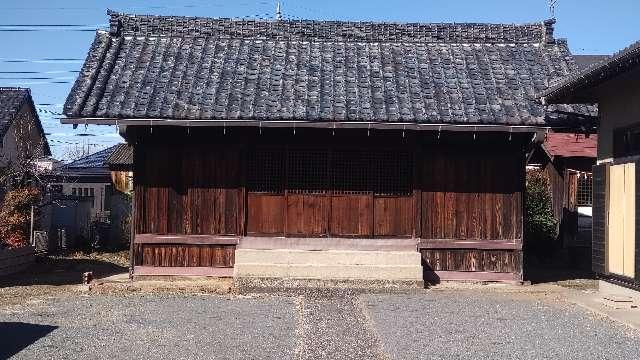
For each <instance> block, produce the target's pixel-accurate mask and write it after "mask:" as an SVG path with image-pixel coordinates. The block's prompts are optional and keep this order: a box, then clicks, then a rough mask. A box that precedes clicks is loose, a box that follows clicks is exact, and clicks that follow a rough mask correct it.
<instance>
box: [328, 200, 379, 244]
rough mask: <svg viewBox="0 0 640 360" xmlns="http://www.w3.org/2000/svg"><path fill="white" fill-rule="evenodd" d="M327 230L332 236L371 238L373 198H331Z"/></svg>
mask: <svg viewBox="0 0 640 360" xmlns="http://www.w3.org/2000/svg"><path fill="white" fill-rule="evenodd" d="M329 228H330V232H331V235H334V236H373V197H372V196H371V195H334V196H332V197H331V219H330V225H329Z"/></svg>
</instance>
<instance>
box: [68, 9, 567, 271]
mask: <svg viewBox="0 0 640 360" xmlns="http://www.w3.org/2000/svg"><path fill="white" fill-rule="evenodd" d="M110 25H111V26H110V29H109V31H98V33H97V34H96V37H95V40H94V42H93V45H92V46H91V49H90V50H89V54H88V56H87V59H86V62H85V64H84V66H83V68H82V71H81V72H80V75H79V77H78V79H77V81H76V83H75V85H74V87H73V89H72V90H71V93H70V95H69V97H68V99H67V102H66V105H65V109H64V114H65V116H66V119H63V123H70V124H84V123H88V124H105V125H117V126H119V128H120V131H121V134H122V135H123V137H125V139H126V140H127V142H128V143H129V144H131V145H132V146H133V149H134V173H135V178H134V183H135V184H134V187H135V190H134V192H135V225H134V228H135V240H134V243H133V246H132V265H133V271H134V274H138V275H142V274H168V275H181V274H187V275H189V274H205V275H219V276H231V275H234V276H236V277H243V276H247V277H291V278H321V279H345V278H348V279H383V280H384V279H386V280H408V281H415V280H417V281H421V280H422V279H423V275H424V276H425V278H426V279H427V280H436V281H437V280H438V279H440V280H443V279H478V280H483V279H484V280H504V281H519V280H522V276H523V275H522V238H523V236H522V234H523V189H524V185H525V182H524V173H525V161H526V156H527V154H528V153H529V152H530V151H532V149H533V147H534V146H533V145H534V143H535V142H536V141H540V140H542V133H541V128H542V127H544V126H545V124H546V120H547V116H548V110H549V109H545V108H544V107H543V106H542V105H540V104H539V103H538V102H537V101H536V99H535V94H536V93H537V92H540V91H542V90H544V89H546V88H547V86H548V84H549V82H551V81H552V80H554V79H556V78H560V77H563V76H565V75H567V74H568V73H569V72H571V71H572V70H573V69H575V63H574V61H573V58H572V57H571V54H570V53H569V50H568V48H567V45H566V42H564V41H560V40H556V39H555V38H554V37H553V21H546V22H544V23H537V24H529V25H500V24H395V23H370V22H323V21H262V20H260V21H256V20H228V19H207V18H183V17H162V16H137V15H125V14H120V13H110ZM561 106H562V105H561ZM565 107H566V106H565ZM423 270H424V274H423Z"/></svg>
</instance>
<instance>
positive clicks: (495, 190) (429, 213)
mask: <svg viewBox="0 0 640 360" xmlns="http://www.w3.org/2000/svg"><path fill="white" fill-rule="evenodd" d="M505 150H506V149H505ZM523 159H524V158H523V156H522V154H520V153H518V152H514V151H490V150H485V149H478V150H477V151H473V152H470V151H467V150H464V149H462V150H458V149H441V148H440V149H439V148H429V149H428V150H426V152H425V154H424V155H423V156H422V164H421V172H420V175H421V184H422V186H421V192H422V197H421V222H422V231H421V237H422V238H423V239H436V240H468V239H473V240H508V239H511V240H515V239H522V210H523V207H522V190H523V181H524V179H523V174H524V163H523Z"/></svg>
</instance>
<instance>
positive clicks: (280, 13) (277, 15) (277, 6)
mask: <svg viewBox="0 0 640 360" xmlns="http://www.w3.org/2000/svg"><path fill="white" fill-rule="evenodd" d="M276 20H278V21H280V20H282V11H281V10H280V1H278V2H277V3H276Z"/></svg>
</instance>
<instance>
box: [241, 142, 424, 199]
mask: <svg viewBox="0 0 640 360" xmlns="http://www.w3.org/2000/svg"><path fill="white" fill-rule="evenodd" d="M411 164H412V157H411V154H410V153H409V152H406V151H394V150H378V151H369V150H359V149H336V150H333V151H329V150H328V149H304V148H289V149H276V148H257V149H255V150H254V151H252V152H251V153H250V154H249V159H248V174H247V185H248V190H249V191H250V192H260V193H283V192H284V190H285V189H286V190H287V191H288V192H290V193H298V194H323V193H333V194H353V195H359V194H372V193H375V194H376V195H388V196H405V195H410V194H411V191H412V190H411V179H412V166H411Z"/></svg>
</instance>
